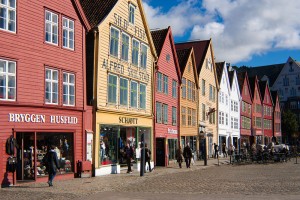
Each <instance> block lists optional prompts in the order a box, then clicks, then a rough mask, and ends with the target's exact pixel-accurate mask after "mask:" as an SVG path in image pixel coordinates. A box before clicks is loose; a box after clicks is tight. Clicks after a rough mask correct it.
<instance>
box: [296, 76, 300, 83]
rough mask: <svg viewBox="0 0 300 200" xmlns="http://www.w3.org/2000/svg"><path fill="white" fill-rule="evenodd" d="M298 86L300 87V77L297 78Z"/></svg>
mask: <svg viewBox="0 0 300 200" xmlns="http://www.w3.org/2000/svg"><path fill="white" fill-rule="evenodd" d="M296 85H300V76H299V75H298V76H297V77H296Z"/></svg>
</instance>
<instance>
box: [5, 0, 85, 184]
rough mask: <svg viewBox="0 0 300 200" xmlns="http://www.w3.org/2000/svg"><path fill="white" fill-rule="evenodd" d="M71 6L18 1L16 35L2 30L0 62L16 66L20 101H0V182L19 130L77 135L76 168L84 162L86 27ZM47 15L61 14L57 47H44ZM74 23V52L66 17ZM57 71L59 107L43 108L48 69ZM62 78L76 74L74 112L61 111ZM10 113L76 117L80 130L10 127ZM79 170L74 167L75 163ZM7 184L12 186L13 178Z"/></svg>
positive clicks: (40, 0)
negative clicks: (65, 38)
mask: <svg viewBox="0 0 300 200" xmlns="http://www.w3.org/2000/svg"><path fill="white" fill-rule="evenodd" d="M74 6H75V4H74V2H73V1H72V0H69V1H51V0H37V1H24V0H18V1H17V7H16V15H17V23H16V33H10V32H7V31H5V30H0V46H1V48H0V59H4V60H9V61H15V62H16V101H13V102H12V101H4V100H0V126H1V129H0V150H1V151H0V154H2V155H1V159H0V161H1V163H0V180H1V181H2V180H3V175H4V173H5V172H6V161H7V158H8V155H7V154H6V153H5V142H6V139H7V138H8V137H9V136H10V135H12V134H13V129H15V130H23V131H26V130H33V131H37V132H39V131H43V130H50V131H49V132H51V130H61V132H74V140H75V147H76V149H75V150H74V151H75V152H74V155H75V157H74V162H75V161H77V160H82V159H83V147H84V144H83V133H84V130H83V129H84V127H83V121H84V118H85V116H84V115H85V114H84V109H85V105H84V104H85V100H84V98H85V89H84V85H85V83H84V82H85V77H84V76H85V72H84V71H85V35H86V27H85V26H84V24H83V22H82V19H81V17H80V16H79V15H78V12H77V9H76V8H75V7H74ZM45 10H49V11H52V12H55V13H56V14H58V45H57V46H56V45H52V44H47V43H46V42H45ZM63 16H64V17H66V18H68V19H71V20H74V47H75V48H74V51H73V50H68V49H65V48H63V47H62V17H63ZM46 67H49V68H53V69H58V70H59V84H58V88H59V91H58V93H59V98H58V99H59V102H58V105H47V104H45V68H46ZM63 72H70V73H74V74H75V106H63V95H62V94H63V74H62V73H63ZM9 113H19V114H20V113H22V114H25V113H28V114H43V115H46V116H48V120H49V118H50V115H62V116H72V117H77V119H78V123H77V124H67V125H66V124H55V123H26V122H19V123H16V122H9ZM74 166H75V169H76V164H75V163H74ZM8 181H9V182H10V183H13V180H12V173H9V176H8Z"/></svg>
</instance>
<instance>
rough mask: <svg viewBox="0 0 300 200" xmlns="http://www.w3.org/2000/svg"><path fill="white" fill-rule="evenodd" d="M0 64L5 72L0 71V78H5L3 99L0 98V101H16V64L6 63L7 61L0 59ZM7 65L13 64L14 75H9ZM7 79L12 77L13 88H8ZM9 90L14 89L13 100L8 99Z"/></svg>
mask: <svg viewBox="0 0 300 200" xmlns="http://www.w3.org/2000/svg"><path fill="white" fill-rule="evenodd" d="M0 62H4V63H5V64H4V67H5V68H6V71H5V72H4V71H0V76H5V83H4V88H5V98H0V100H3V101H15V100H16V96H17V87H16V78H17V76H16V68H17V67H16V62H13V61H8V60H3V59H0ZM9 64H13V65H14V73H10V72H8V71H9V69H8V67H9ZM9 77H14V79H15V81H14V87H9ZM10 89H14V90H15V95H14V98H13V99H10V98H8V97H9V94H8V93H9V90H10Z"/></svg>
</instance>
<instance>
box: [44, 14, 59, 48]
mask: <svg viewBox="0 0 300 200" xmlns="http://www.w3.org/2000/svg"><path fill="white" fill-rule="evenodd" d="M47 13H50V16H51V21H50V20H47ZM54 15H55V16H56V18H57V22H53V16H54ZM58 23H59V18H58V14H56V13H54V12H51V11H49V10H45V42H46V43H48V44H53V45H56V46H58V40H59V35H58V34H59V33H58V28H59V25H58ZM47 24H49V25H50V36H51V40H50V41H47V39H46V35H47ZM54 27H56V31H57V32H56V33H54V32H53V28H54ZM54 35H56V36H57V39H56V43H55V42H53V36H54Z"/></svg>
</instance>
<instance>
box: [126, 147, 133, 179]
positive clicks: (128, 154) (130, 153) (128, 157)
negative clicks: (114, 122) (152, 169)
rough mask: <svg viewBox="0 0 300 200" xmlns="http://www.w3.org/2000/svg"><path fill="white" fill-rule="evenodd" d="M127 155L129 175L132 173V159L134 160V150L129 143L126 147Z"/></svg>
mask: <svg viewBox="0 0 300 200" xmlns="http://www.w3.org/2000/svg"><path fill="white" fill-rule="evenodd" d="M125 154H126V163H127V167H128V169H127V173H132V170H131V159H132V158H133V149H132V147H131V146H130V145H129V143H127V145H126V147H125Z"/></svg>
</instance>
